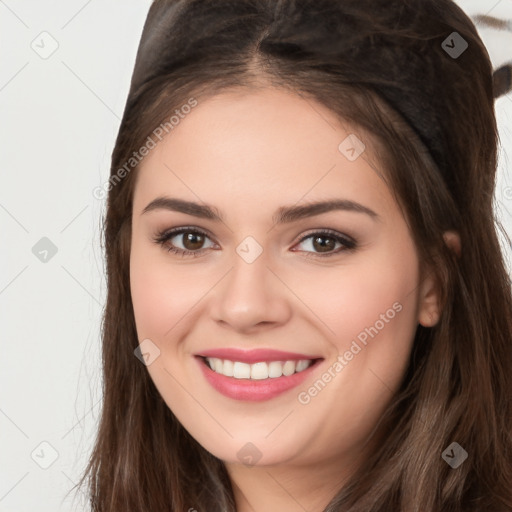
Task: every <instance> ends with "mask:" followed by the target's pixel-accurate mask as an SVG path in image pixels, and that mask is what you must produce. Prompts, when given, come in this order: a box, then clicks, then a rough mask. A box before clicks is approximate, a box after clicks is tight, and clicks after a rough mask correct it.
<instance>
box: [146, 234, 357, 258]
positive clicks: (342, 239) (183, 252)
mask: <svg viewBox="0 0 512 512" xmlns="http://www.w3.org/2000/svg"><path fill="white" fill-rule="evenodd" d="M183 233H194V234H200V235H203V236H205V237H208V238H210V236H209V235H208V233H206V232H204V231H202V230H201V229H198V228H192V227H181V228H175V229H171V230H169V231H161V232H159V233H157V235H156V236H155V238H154V239H153V240H154V242H155V243H157V244H160V245H161V246H162V247H164V248H165V249H166V250H167V251H168V252H171V253H174V254H177V255H178V256H182V257H187V256H191V257H193V258H194V257H197V256H200V255H201V254H202V253H203V252H204V251H206V250H208V248H205V249H198V250H197V251H190V250H188V249H180V248H178V247H174V246H172V245H171V246H169V245H166V243H167V242H168V240H170V239H171V238H174V237H175V236H177V235H181V234H183ZM314 236H316V237H326V238H332V239H334V240H335V241H336V242H339V243H341V244H342V245H344V246H345V249H341V250H340V249H339V248H338V250H336V251H332V252H327V253H325V254H322V253H315V252H310V251H303V252H305V253H306V257H307V258H328V257H329V256H334V255H336V254H339V253H340V252H345V251H353V250H355V249H356V247H357V242H356V241H355V240H354V239H352V238H349V237H347V236H343V235H341V234H339V233H338V232H336V231H333V230H332V229H323V230H319V231H313V232H310V233H309V234H307V235H305V236H303V237H302V238H301V239H300V240H299V241H298V242H297V244H301V243H302V242H304V241H305V240H307V239H308V238H312V237H314ZM297 244H296V245H297Z"/></svg>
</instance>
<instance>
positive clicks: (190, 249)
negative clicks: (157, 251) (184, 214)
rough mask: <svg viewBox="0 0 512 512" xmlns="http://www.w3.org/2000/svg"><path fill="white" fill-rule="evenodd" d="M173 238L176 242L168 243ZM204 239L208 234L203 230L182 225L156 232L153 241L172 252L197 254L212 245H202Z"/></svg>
mask: <svg viewBox="0 0 512 512" xmlns="http://www.w3.org/2000/svg"><path fill="white" fill-rule="evenodd" d="M173 238H175V239H177V243H174V242H173V243H170V241H171V240H172V239H173ZM180 239H181V240H180ZM206 239H209V236H208V234H207V233H205V232H204V231H201V230H199V229H197V228H191V227H182V228H176V229H171V230H170V231H163V232H161V233H158V234H157V236H156V237H155V239H154V241H155V242H156V243H158V244H160V245H162V247H164V248H165V249H167V250H168V251H169V252H172V253H174V254H178V255H181V256H199V255H200V254H202V253H203V252H204V250H206V249H209V248H211V247H212V245H210V246H208V247H203V245H204V243H205V240H206ZM180 246H181V247H180Z"/></svg>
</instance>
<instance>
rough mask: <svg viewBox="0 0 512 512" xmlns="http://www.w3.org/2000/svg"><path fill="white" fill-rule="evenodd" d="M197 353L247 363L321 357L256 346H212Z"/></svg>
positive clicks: (202, 355)
mask: <svg viewBox="0 0 512 512" xmlns="http://www.w3.org/2000/svg"><path fill="white" fill-rule="evenodd" d="M197 355H198V356H201V357H216V358H218V359H229V360H230V361H240V362H241V363H248V364H252V363H259V362H262V361H298V360H300V359H320V357H321V356H310V355H306V354H297V353H292V352H283V351H280V350H272V349H264V348H256V349H253V350H241V349H238V348H213V349H211V350H205V351H204V352H201V353H200V354H197Z"/></svg>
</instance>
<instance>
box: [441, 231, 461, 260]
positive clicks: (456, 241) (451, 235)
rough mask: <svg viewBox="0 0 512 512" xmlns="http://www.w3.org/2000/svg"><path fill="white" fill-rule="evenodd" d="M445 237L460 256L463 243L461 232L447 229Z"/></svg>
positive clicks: (447, 242)
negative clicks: (461, 241)
mask: <svg viewBox="0 0 512 512" xmlns="http://www.w3.org/2000/svg"><path fill="white" fill-rule="evenodd" d="M443 238H444V241H445V242H446V245H447V246H448V247H449V248H450V249H451V250H452V251H453V252H454V253H455V254H456V255H457V257H458V258H460V254H461V243H460V236H459V234H458V233H457V232H456V231H445V232H444V233H443Z"/></svg>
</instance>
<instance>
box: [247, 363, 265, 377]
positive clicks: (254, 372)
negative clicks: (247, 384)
mask: <svg viewBox="0 0 512 512" xmlns="http://www.w3.org/2000/svg"><path fill="white" fill-rule="evenodd" d="M251 379H258V380H261V379H268V364H267V363H254V364H251Z"/></svg>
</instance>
